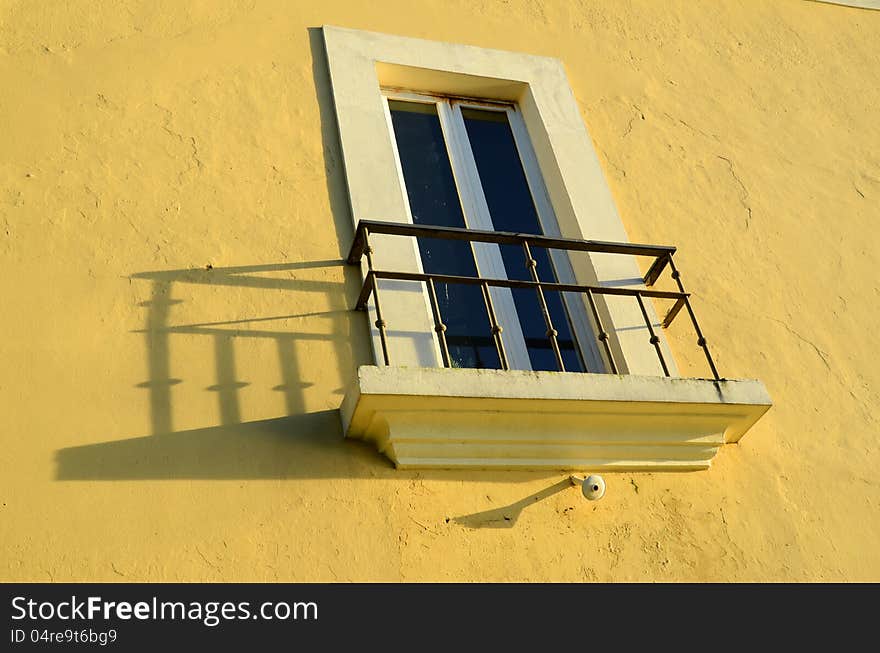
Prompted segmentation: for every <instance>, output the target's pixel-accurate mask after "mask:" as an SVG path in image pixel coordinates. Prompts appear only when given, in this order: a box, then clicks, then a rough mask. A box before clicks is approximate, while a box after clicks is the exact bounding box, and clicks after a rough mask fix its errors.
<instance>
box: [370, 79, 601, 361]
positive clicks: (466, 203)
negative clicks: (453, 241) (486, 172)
mask: <svg viewBox="0 0 880 653" xmlns="http://www.w3.org/2000/svg"><path fill="white" fill-rule="evenodd" d="M382 95H383V97H384V99H385V102H384V109H385V117H386V120H387V124H388V130H389V135H390V138H391V140H392V145H393V147H394V154H395V162H396V164H397V165H396V170H397V175H398V181H399V183H400V186H401V190H402V192H403V194H404V196H407V192H406V182H405V180H404V176H403V170H402V169H401V166H400V155H399V153H398V151H397V139H396V137H395V134H394V127H393V125H392V122H391V112H390V110H389V105H388V101H389V100H400V101H404V102H414V103H419V104H430V105H433V106H435V107H436V109H437V115H438V118H439V121H440V128H441V131H442V133H443V138H444V143H445V145H446V151H447V155H448V157H449V162H450V166H451V168H452V174H453V177H454V179H455V184H456V187H457V190H458V197H459V201H460V203H461V209H462V215H463V217H464V221H465V226H466V227H467V228H468V229H479V230H483V231H495V226H494V224H493V223H492V218H491V214H490V211H489V205H488V202H487V201H486V197H485V194H484V192H483V186H482V182H481V181H480V175H479V171H478V170H477V166H476V161H475V159H474V154H473V151H472V150H471V144H470V140H469V139H468V137H467V130H466V128H465V123H464V117H463V116H462V113H461V110H462V109H463V108H464V109H467V108H474V109H481V110H484V111H495V112H499V113H500V112H503V113H505V114H506V115H507V120H508V124H509V125H510V129H511V132H512V134H513V139H514V144H515V147H516V150H517V154H518V156H519V158H520V162H521V164H522V168H523V172H524V173H525V177H526V183H527V185H528V189H529V192H530V194H531V197H532V201H533V203H534V206H535V211H536V213H537V216H538V222H539V224H540V227H541V230H542V233H543V235H545V236H550V237H555V238H559V237H562V233H561V231H560V229H559V223H558V222H557V220H556V214H555V212H554V211H553V206H552V205H551V203H550V199H549V196H548V194H547V188H546V186H545V185H544V179H543V177H542V175H541V170H540V168H539V167H538V162H537V158H536V156H535V153H534V149H533V148H532V144H531V141H530V139H529V135H528V132H527V130H526V127H525V123H524V121H523V118H522V113H521V112H520V110H519V107H518V106H517V104H516V103H514V102H499V101H487V100H477V99H474V98H465V97H450V96H441V95H431V94H428V93H424V92H415V91H411V90H405V89H397V88H383V89H382ZM406 218H407V222H409V223H412V222H413V220H412V215H411V213H410V209H409V203H408V202H407V206H406ZM472 246H473V252H474V258H475V263H476V266H477V270H478V274H479V276H481V277H482V278H485V279H506V278H507V272H506V270H505V267H504V261H503V260H502V258H501V251H500V249H499V247H498V245H496V244H494V243H472ZM548 254H549V256H550V259H551V261H552V265H553V268H554V272H555V273H556V276H557V278H558V280H559V282H560V283H570V284H574V283H576V281H575V277H574V271H573V269H572V265H571V260H570V259H569V255H568V253H567V252H564V251H561V250H549V251H548ZM418 267H419V271H420V272H422V271H423V270H422V268H421V261H420V260H419V265H418ZM546 280H547V279H545V281H546ZM489 292H490V294H491V297H492V302H493V304H494V307H495V310H496V312H497V314H498V317H499V323H500V324H502V325H503V326H504V334H503V335H502V338H503V339H504V346H505V351H506V354H507V358H508V363H509V366H510V369H514V370H528V371H530V370H532V365H531V360H530V359H529V354H528V350H527V348H526V344H525V337H524V336H523V333H522V329H521V327H520V321H519V317H518V315H517V310H516V306H515V304H514V301H513V294H512V293H511V291H510V289H509V288H500V287H492V288H490V290H489ZM423 293H424V295H425V302H426V305H427V304H428V302H429V298H428V295H427V290H425V289H423ZM562 299H563V302H564V304H565V309H566V312H567V314H568V319H569V321H570V324H571V327H572V329H573V331H574V336H575V341H576V346H577V347H578V350H579V351H580V354H581V358H582V360H583V362H584V366H585V368H586V371H588V372H605V371H606V365H605V362H604V360H603V358H602V356H601V354H600V353H599V349H598V347H597V345H596V336H595V334H596V327H595V325H594V324H593V321H592V318H591V317H590V316H589V313H588V312H587V307H586V304H585V303H584V300H583V297H582V296H580V295H578V294H575V293H562ZM487 320H488V318H487ZM486 328H487V330H488V328H489V323H488V321H487V325H486ZM438 347H439V345H438ZM438 351H439V350H438Z"/></svg>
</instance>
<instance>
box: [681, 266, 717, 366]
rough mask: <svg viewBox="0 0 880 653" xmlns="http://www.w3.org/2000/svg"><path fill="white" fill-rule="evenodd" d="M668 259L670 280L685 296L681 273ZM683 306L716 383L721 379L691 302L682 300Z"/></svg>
mask: <svg viewBox="0 0 880 653" xmlns="http://www.w3.org/2000/svg"><path fill="white" fill-rule="evenodd" d="M668 258H669V269H670V270H671V271H672V278H673V279H675V283H677V284H678V290H679V292H681V293H683V294H685V295H687V293H685V292H684V284H683V283H682V282H681V272H679V271H678V269H676V267H675V263H673V262H672V254H669V255H668ZM684 306H685V308H686V309H687V311H688V314H689V315H690V316H691V322H692V323H693V325H694V331H696V333H697V345H699V346H700V347H702V349H703V353H704V354H706V360H707V361H709V368H710V369H711V370H712V376H713V377H714V378H715V380H716V381H720V380H721V377H720V376H719V375H718V370H717V369H716V368H715V361H713V360H712V355H711V354H710V353H709V347H708V345H707V344H706V338H705V337H703V332H702V331H701V330H700V325H699V323H698V322H697V316H696V315H695V314H694V309H693V308H691V302H690V300H689V299H688V297H687V296H685V298H684Z"/></svg>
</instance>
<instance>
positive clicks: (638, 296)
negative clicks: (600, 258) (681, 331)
mask: <svg viewBox="0 0 880 653" xmlns="http://www.w3.org/2000/svg"><path fill="white" fill-rule="evenodd" d="M636 299H637V300H638V302H639V308H640V309H642V317H644V318H645V325H646V326H647V327H648V333H650V334H651V344H652V345H654V349H655V350H657V358H659V359H660V367H662V368H663V374H665V375H666V376H669V368H668V367H666V359H665V358H663V352H662V351H661V350H660V338H659V337H657V334H656V333H654V327H653V326H651V318H650V317H648V309H646V308H645V300H644V299H643V298H642V293H636Z"/></svg>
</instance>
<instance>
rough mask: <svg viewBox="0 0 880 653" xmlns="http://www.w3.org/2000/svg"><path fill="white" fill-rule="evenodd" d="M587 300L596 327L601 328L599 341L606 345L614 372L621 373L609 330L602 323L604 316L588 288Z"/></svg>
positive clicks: (609, 361) (606, 351) (598, 336)
mask: <svg viewBox="0 0 880 653" xmlns="http://www.w3.org/2000/svg"><path fill="white" fill-rule="evenodd" d="M587 300H588V301H589V303H590V310H592V312H593V319H594V320H596V327H597V328H598V329H599V333H598V335H597V338H598V339H599V342H601V343H602V344H603V345H605V353H606V354H607V355H608V363H609V364H610V365H611V372H612V374H619V372H618V371H617V363H615V362H614V355H613V354H612V353H611V345H610V344H609V343H608V332H607V331H605V327H604V326H603V325H602V318H601V317H600V316H599V309H598V308H596V299H595V298H594V297H593V291H592V290H590V289H589V288H588V289H587Z"/></svg>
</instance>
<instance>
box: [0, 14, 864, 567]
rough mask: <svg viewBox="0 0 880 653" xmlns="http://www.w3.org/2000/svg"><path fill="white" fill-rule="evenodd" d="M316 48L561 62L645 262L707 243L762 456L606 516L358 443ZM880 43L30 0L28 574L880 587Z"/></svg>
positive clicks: (4, 223)
mask: <svg viewBox="0 0 880 653" xmlns="http://www.w3.org/2000/svg"><path fill="white" fill-rule="evenodd" d="M101 5H103V6H101ZM322 24H335V25H341V26H346V27H353V28H358V29H369V30H374V31H380V32H388V33H396V34H402V35H406V36H414V37H421V38H428V39H433V40H445V41H453V42H458V43H471V44H475V45H479V46H482V47H491V48H499V49H505V50H514V51H522V52H529V53H534V54H540V55H548V56H554V57H558V58H559V59H561V60H562V61H563V62H564V64H565V66H566V68H567V71H568V74H569V78H570V81H571V84H572V89H573V91H574V93H575V96H576V98H577V100H578V102H579V104H580V107H581V109H582V114H583V118H584V121H585V123H586V125H587V127H588V128H589V130H590V133H591V136H592V138H593V141H594V143H595V146H596V149H597V151H598V152H599V156H600V158H601V161H602V165H603V167H604V170H605V172H606V175H607V178H608V181H609V184H610V185H611V189H612V192H613V194H614V196H615V199H616V201H617V206H618V209H619V211H620V214H621V216H622V218H623V221H624V223H625V225H626V227H627V229H628V231H629V235H630V238H631V239H632V240H634V241H638V242H655V243H670V244H675V245H677V246H678V247H679V248H680V249H679V254H678V255H677V260H678V262H679V267H680V268H681V269H682V270H683V278H684V281H685V283H686V285H687V286H688V289H689V290H690V291H692V292H694V293H695V306H696V309H697V311H698V315H699V317H700V319H701V322H702V326H703V328H704V331H705V332H706V333H707V335H708V337H709V339H710V343H711V344H712V346H713V351H714V353H715V356H716V360H717V363H718V366H719V368H720V370H721V372H722V374H724V375H725V376H728V377H756V378H759V379H761V380H762V381H763V382H764V383H765V384H766V386H767V388H768V390H769V391H770V394H771V396H772V397H773V400H774V407H773V408H772V409H771V411H770V412H769V413H768V414H767V415H766V416H765V417H764V418H763V419H762V420H761V421H760V422H759V423H758V424H757V426H756V427H755V428H753V430H752V431H750V432H749V433H748V434H747V435H746V437H745V439H744V440H743V441H742V443H741V444H740V445H737V446H728V447H725V448H723V449H722V451H721V453H720V454H719V455H718V457H717V458H716V460H715V462H714V465H713V468H712V469H711V470H709V471H707V472H699V473H689V474H608V475H607V476H606V480H607V481H608V494H607V495H606V497H605V499H603V501H602V502H600V503H597V504H593V503H586V502H584V501H583V500H582V499H581V498H580V496H579V495H578V493H577V491H576V490H565V491H560V492H556V493H552V491H553V490H554V489H559V488H558V487H556V486H554V484H557V483H558V482H559V481H560V480H562V479H563V475H561V474H555V475H554V474H548V473H543V472H541V473H526V472H515V473H511V472H497V473H490V472H478V473H474V472H471V473H464V472H442V471H437V472H422V473H416V472H398V471H395V470H394V469H392V468H391V467H390V465H389V464H388V463H387V461H386V460H385V459H384V458H382V457H381V456H379V455H378V454H377V453H376V452H375V451H374V450H373V449H372V448H371V447H370V446H368V445H365V444H362V443H358V442H352V441H343V440H342V438H341V432H340V426H339V418H338V414H337V412H336V409H337V408H338V406H339V403H340V400H341V396H342V393H343V391H344V387H345V385H346V384H347V383H348V382H349V381H350V380H351V379H353V376H354V370H355V367H356V365H358V364H364V363H368V362H370V357H371V354H370V350H369V343H368V339H367V334H366V323H365V319H364V316H363V315H362V314H358V313H353V312H351V311H350V310H349V309H350V307H351V306H352V305H353V303H354V298H355V296H356V293H357V288H358V285H359V279H358V277H357V271H356V270H352V269H347V268H346V267H344V266H343V265H342V262H341V257H342V254H343V253H344V252H345V251H346V250H347V248H348V244H349V242H350V238H351V227H350V216H349V215H348V213H347V200H346V197H345V187H344V177H343V170H342V167H341V161H340V154H339V150H338V143H337V139H336V132H335V125H334V115H333V109H332V102H331V98H330V91H329V86H328V81H327V73H326V62H325V60H324V55H323V50H322V45H321V38H320V33H319V32H318V30H317V29H316V28H318V27H319V26H320V25H322ZM877 33H880V12H873V11H869V10H860V9H851V8H845V7H840V6H835V5H829V4H821V3H814V2H803V1H800V0H778V1H776V2H763V1H759V0H753V1H745V0H743V1H725V2H711V3H709V2H700V3H696V2H687V1H685V2H657V1H653V0H643V1H640V2H638V1H633V2H602V1H589V0H578V1H575V0H554V1H552V2H537V1H535V0H510V1H509V2H494V1H480V0H477V1H475V0H468V1H467V2H461V1H459V0H449V1H448V2H442V3H438V2H413V1H412V0H406V1H403V2H397V1H389V2H382V3H379V4H376V3H362V2H336V1H333V0H327V1H326V2H312V1H311V0H310V1H308V2H306V1H299V2H286V1H278V2H259V1H258V2H251V1H241V2H234V1H230V2H213V1H212V2H208V1H204V2H189V3H180V2H176V1H173V2H172V1H167V2H124V3H122V2H105V3H87V2H81V3H77V2H74V3H65V4H63V5H62V4H61V3H32V2H26V1H23V0H22V1H19V2H16V1H13V2H7V3H4V4H3V6H2V7H0V88H2V89H3V91H2V93H0V125H2V127H0V265H2V267H0V270H2V274H0V298H2V305H3V311H2V313H0V415H2V417H0V436H2V441H0V469H2V474H0V503H2V505H0V580H47V581H48V580H56V581H61V580H163V581H175V580H257V581H262V580H290V581H303V580H322V581H331V580H388V581H397V580H535V581H538V580H541V581H543V580H676V581H678V580H685V581H688V580H875V581H876V580H880V549H878V547H877V546H876V543H877V542H878V541H880V472H878V469H880V456H878V451H877V446H876V444H877V439H878V431H880V429H878V426H880V421H878V406H880V364H878V354H877V352H878V351H880V335H878V333H877V331H876V330H875V328H874V324H873V322H874V321H875V320H876V318H877V315H878V311H877V305H878V300H880V290H878V282H877V268H878V264H880V237H878V230H877V228H876V224H877V221H878V218H880V210H878V206H880V155H878V152H880V121H878V119H877V111H876V108H877V107H878V106H880V49H878V48H877V41H876V35H877ZM208 265H211V266H213V269H210V270H209V269H206V266H208ZM670 335H671V338H672V346H673V349H674V351H675V353H676V358H677V361H678V363H679V366H680V367H681V368H682V370H683V371H684V372H690V373H694V374H700V375H703V374H704V373H705V371H704V368H703V367H702V366H703V365H704V361H703V360H702V359H701V355H700V352H699V350H698V349H697V348H696V347H695V346H694V345H693V337H692V336H691V335H690V333H689V332H688V331H687V329H686V328H685V325H684V323H682V325H681V327H680V328H678V329H676V328H673V330H672V331H671V334H670ZM536 493H538V498H540V499H541V500H539V501H534V500H533V498H532V497H533V495H535V494H536ZM493 511H494V512H493ZM505 517H507V519H505Z"/></svg>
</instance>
